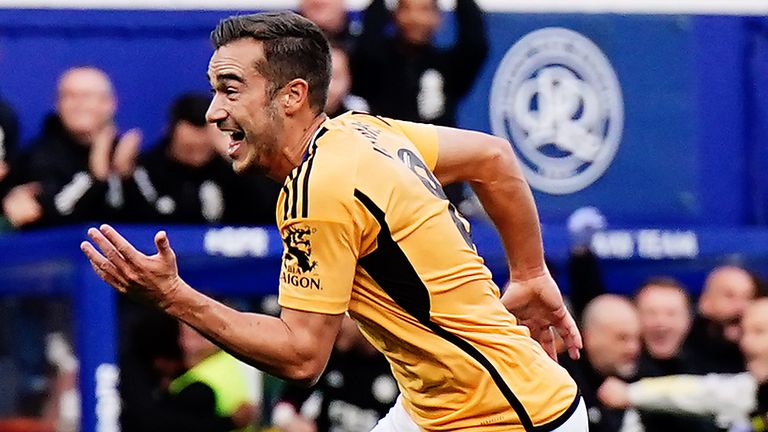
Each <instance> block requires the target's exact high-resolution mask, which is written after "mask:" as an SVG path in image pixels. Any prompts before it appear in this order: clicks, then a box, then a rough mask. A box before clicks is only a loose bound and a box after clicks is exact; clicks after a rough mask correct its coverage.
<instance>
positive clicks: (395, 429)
mask: <svg viewBox="0 0 768 432" xmlns="http://www.w3.org/2000/svg"><path fill="white" fill-rule="evenodd" d="M401 399H402V396H400V397H398V398H397V400H396V401H395V405H394V406H393V407H392V408H390V410H389V412H388V413H387V415H385V416H384V418H382V419H381V420H379V422H378V423H376V426H375V427H374V428H373V429H372V430H371V432H420V431H419V427H418V426H416V423H414V422H413V420H411V416H409V415H408V412H407V411H405V408H404V407H403V401H402V400H401Z"/></svg>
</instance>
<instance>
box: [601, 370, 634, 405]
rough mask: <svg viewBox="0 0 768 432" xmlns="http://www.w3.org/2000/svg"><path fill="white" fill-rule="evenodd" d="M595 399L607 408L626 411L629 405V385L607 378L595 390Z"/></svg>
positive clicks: (616, 379)
mask: <svg viewBox="0 0 768 432" xmlns="http://www.w3.org/2000/svg"><path fill="white" fill-rule="evenodd" d="M597 398H598V399H599V400H600V402H601V403H602V404H603V405H605V406H607V407H608V408H613V409H627V408H629V407H630V405H631V404H630V403H629V384H627V383H625V382H624V381H622V380H620V379H618V378H614V377H608V378H607V379H606V380H605V381H603V384H602V385H601V386H600V388H598V389H597Z"/></svg>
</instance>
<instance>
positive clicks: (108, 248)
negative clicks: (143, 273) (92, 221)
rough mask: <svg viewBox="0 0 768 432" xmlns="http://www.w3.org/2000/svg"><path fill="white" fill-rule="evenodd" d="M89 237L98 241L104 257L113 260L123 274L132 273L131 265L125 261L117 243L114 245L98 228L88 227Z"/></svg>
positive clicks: (95, 241) (97, 244) (97, 243)
mask: <svg viewBox="0 0 768 432" xmlns="http://www.w3.org/2000/svg"><path fill="white" fill-rule="evenodd" d="M88 237H90V238H91V240H93V242H94V243H96V246H98V247H99V249H101V252H102V253H103V254H104V257H105V258H106V259H107V260H109V262H111V263H112V264H113V265H114V266H115V267H116V268H117V270H118V271H119V272H120V273H121V274H122V275H123V276H127V275H128V274H129V273H130V266H129V265H128V263H127V262H126V261H125V258H124V257H123V256H122V255H121V254H120V252H118V250H117V249H116V248H115V245H113V244H112V242H110V241H109V239H107V238H106V237H104V234H102V233H101V231H99V230H97V229H96V228H90V229H88Z"/></svg>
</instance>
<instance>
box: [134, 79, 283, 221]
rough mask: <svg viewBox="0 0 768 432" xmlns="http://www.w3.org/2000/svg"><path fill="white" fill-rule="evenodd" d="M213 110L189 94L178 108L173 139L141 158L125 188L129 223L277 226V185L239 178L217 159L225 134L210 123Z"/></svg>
mask: <svg viewBox="0 0 768 432" xmlns="http://www.w3.org/2000/svg"><path fill="white" fill-rule="evenodd" d="M209 104H210V97H209V96H207V95H202V94H185V95H182V96H181V97H179V98H177V99H176V101H175V102H174V103H173V105H172V106H171V110H170V113H169V114H170V115H169V123H168V133H167V134H166V136H165V137H164V138H163V139H161V140H160V142H159V143H157V145H155V146H154V147H153V149H152V150H151V151H150V152H149V153H147V154H144V155H142V157H141V158H140V161H139V164H138V167H137V168H136V170H135V171H134V172H133V182H132V183H130V184H129V185H128V186H126V197H127V198H126V199H127V200H128V201H129V202H130V205H128V206H126V207H127V209H128V211H127V217H128V218H129V219H130V220H133V221H143V222H154V221H163V222H173V223H250V224H270V223H274V220H275V216H274V214H275V202H277V192H278V185H277V184H276V183H274V182H272V181H270V180H267V179H266V178H264V177H260V178H248V177H242V178H241V177H238V176H236V175H235V173H234V172H233V171H232V168H231V167H230V164H229V163H228V162H227V161H226V160H225V159H224V158H222V157H221V156H220V155H219V154H217V153H216V148H217V147H216V143H217V141H219V140H220V137H221V132H219V130H218V129H217V128H216V126H215V125H212V124H208V123H207V122H206V121H205V112H206V111H207V109H208V105H209ZM244 191H247V192H244ZM244 195H246V196H249V199H248V200H243V199H242V198H241V197H242V196H244Z"/></svg>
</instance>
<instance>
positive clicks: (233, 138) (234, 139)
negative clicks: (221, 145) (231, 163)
mask: <svg viewBox="0 0 768 432" xmlns="http://www.w3.org/2000/svg"><path fill="white" fill-rule="evenodd" d="M224 133H225V134H227V135H229V138H230V141H229V147H228V148H227V154H228V155H229V157H231V158H233V159H234V158H236V153H237V151H238V150H239V149H240V146H241V145H242V144H243V140H244V139H245V132H243V131H241V130H234V131H224Z"/></svg>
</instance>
